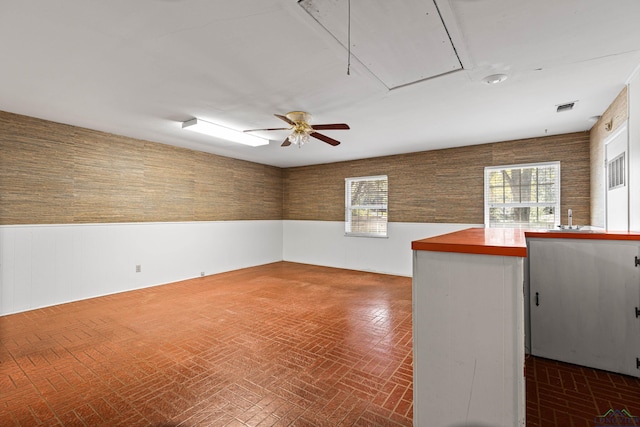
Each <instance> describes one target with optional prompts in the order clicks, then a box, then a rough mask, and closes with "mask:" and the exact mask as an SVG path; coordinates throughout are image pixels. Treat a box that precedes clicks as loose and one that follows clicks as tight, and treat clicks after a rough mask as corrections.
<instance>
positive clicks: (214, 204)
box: [194, 152, 234, 221]
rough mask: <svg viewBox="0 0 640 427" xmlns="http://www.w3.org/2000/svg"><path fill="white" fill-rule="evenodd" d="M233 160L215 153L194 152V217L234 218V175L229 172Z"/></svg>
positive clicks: (198, 219)
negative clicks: (232, 202)
mask: <svg viewBox="0 0 640 427" xmlns="http://www.w3.org/2000/svg"><path fill="white" fill-rule="evenodd" d="M232 167H233V160H232V159H229V158H227V157H220V156H216V155H214V154H209V153H202V152H196V153H194V172H195V177H196V178H195V187H194V188H195V197H194V219H195V220H196V221H206V219H207V218H216V219H218V220H221V221H224V220H232V219H234V216H233V209H232V207H231V202H230V201H231V200H233V175H232V174H231V173H229V170H230V168H232Z"/></svg>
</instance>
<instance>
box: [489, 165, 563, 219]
mask: <svg viewBox="0 0 640 427" xmlns="http://www.w3.org/2000/svg"><path fill="white" fill-rule="evenodd" d="M484 222H485V226H486V227H515V228H554V227H555V226H557V225H559V224H560V162H551V163H537V164H525V165H512V166H497V167H487V168H485V169H484Z"/></svg>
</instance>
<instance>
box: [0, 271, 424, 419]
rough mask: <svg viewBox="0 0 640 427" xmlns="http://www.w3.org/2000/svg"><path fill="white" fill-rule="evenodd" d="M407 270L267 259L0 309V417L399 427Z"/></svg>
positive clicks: (409, 385)
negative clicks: (2, 312) (118, 290)
mask: <svg viewBox="0 0 640 427" xmlns="http://www.w3.org/2000/svg"><path fill="white" fill-rule="evenodd" d="M412 372H413V371H412V331H411V279H410V278H406V277H395V276H386V275H377V274H372V273H363V272H354V271H349V270H339V269H330V268H323V267H315V266H309V265H301V264H293V263H285V262H281V263H275V264H269V265H266V266H260V267H254V268H249V269H244V270H239V271H235V272H229V273H224V274H219V275H214V276H208V277H204V278H198V279H193V280H187V281H184V282H179V283H174V284H169V285H164V286H158V287H153V288H147V289H143V290H138V291H132V292H126V293H122V294H117V295H110V296H106V297H101V298H94V299H90V300H85V301H79V302H74V303H70V304H63V305H59V306H54V307H49V308H44V309H38V310H33V311H29V312H25V313H20V314H15V315H9V316H4V317H0V426H3V427H5V426H14V425H16V426H36V425H42V426H60V425H63V426H118V425H119V426H127V427H131V426H177V425H179V426H189V427H192V426H261V427H262V426H264V427H266V426H286V425H295V426H342V425H345V426H346V425H358V426H376V425H379V426H410V425H411V424H412V412H413V406H412V402H413V398H412V393H413V381H412Z"/></svg>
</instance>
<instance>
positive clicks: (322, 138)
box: [311, 132, 340, 147]
mask: <svg viewBox="0 0 640 427" xmlns="http://www.w3.org/2000/svg"><path fill="white" fill-rule="evenodd" d="M311 136H312V137H314V138H316V139H319V140H320V141H324V142H326V143H327V144H330V145H333V146H334V147H335V146H336V145H338V144H340V141H336V140H335V139H333V138H329V137H328V136H326V135H323V134H321V133H318V132H313V133H312V134H311Z"/></svg>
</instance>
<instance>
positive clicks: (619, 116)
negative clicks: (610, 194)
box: [589, 86, 629, 227]
mask: <svg viewBox="0 0 640 427" xmlns="http://www.w3.org/2000/svg"><path fill="white" fill-rule="evenodd" d="M628 116H629V110H628V92H627V87H626V86H625V87H624V89H622V91H621V92H620V93H619V94H618V96H617V97H616V98H615V99H614V100H613V102H612V103H611V105H610V106H609V108H607V110H606V111H605V112H604V113H603V114H602V117H600V120H598V121H597V122H596V123H595V124H594V125H593V127H592V128H591V131H590V133H589V134H590V146H591V148H590V155H591V193H590V196H591V224H592V225H594V226H597V227H604V226H605V210H606V206H605V189H604V186H605V177H604V159H605V144H604V143H605V140H606V139H607V138H608V137H609V135H611V133H612V132H614V131H615V130H616V129H617V128H619V127H620V126H621V125H622V124H623V123H624V122H625V121H626V120H627V118H628ZM607 123H611V129H610V130H607V129H606V128H605V124H607Z"/></svg>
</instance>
